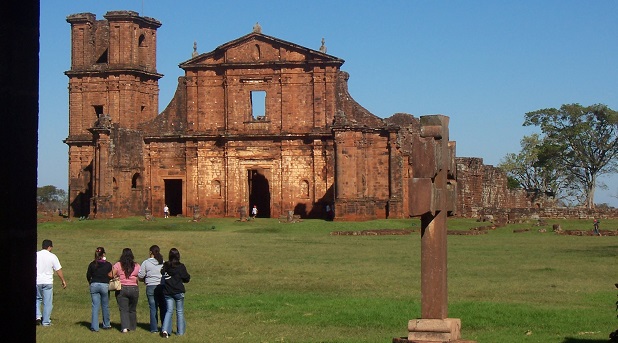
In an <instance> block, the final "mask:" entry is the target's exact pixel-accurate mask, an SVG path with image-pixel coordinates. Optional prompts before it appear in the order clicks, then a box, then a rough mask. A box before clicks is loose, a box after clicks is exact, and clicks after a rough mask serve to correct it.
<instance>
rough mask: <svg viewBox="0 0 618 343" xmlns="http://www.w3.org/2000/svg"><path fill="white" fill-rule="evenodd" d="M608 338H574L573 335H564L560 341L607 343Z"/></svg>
mask: <svg viewBox="0 0 618 343" xmlns="http://www.w3.org/2000/svg"><path fill="white" fill-rule="evenodd" d="M609 341H610V340H609V338H608V339H585V338H574V337H565V338H564V341H562V342H561V343H607V342H609Z"/></svg>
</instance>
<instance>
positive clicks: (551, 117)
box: [524, 104, 618, 208]
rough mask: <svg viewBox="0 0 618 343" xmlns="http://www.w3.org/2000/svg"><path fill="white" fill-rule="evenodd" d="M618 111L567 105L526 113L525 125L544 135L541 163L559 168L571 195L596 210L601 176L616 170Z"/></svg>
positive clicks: (540, 147) (594, 106)
mask: <svg viewBox="0 0 618 343" xmlns="http://www.w3.org/2000/svg"><path fill="white" fill-rule="evenodd" d="M617 124H618V112H616V111H614V110H612V109H610V108H609V107H607V106H606V105H603V104H596V105H591V106H587V107H584V106H582V105H580V104H565V105H562V106H561V107H560V108H559V109H556V108H547V109H541V110H537V111H533V112H528V113H526V116H525V121H524V126H532V125H533V126H538V127H539V128H540V129H541V132H542V133H543V135H544V136H543V139H542V144H541V145H540V146H539V151H538V162H539V163H540V165H547V164H549V163H551V164H554V165H556V166H557V167H558V168H557V170H559V171H560V172H561V173H564V175H563V176H564V178H565V180H568V185H569V186H571V188H567V191H570V192H571V194H576V192H579V194H580V195H581V198H580V200H581V203H582V204H583V205H585V206H586V207H588V208H594V192H595V188H596V187H597V183H598V178H599V176H601V175H604V174H608V173H614V172H616V170H617V163H616V162H617V160H616V157H617V156H618V126H617Z"/></svg>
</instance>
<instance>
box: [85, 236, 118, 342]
mask: <svg viewBox="0 0 618 343" xmlns="http://www.w3.org/2000/svg"><path fill="white" fill-rule="evenodd" d="M111 271H112V264H111V263H109V262H107V261H106V259H105V248H103V247H98V248H97V249H96V250H95V252H94V260H93V261H92V262H90V264H89V265H88V271H86V280H88V284H90V298H91V299H92V315H91V320H90V331H92V332H98V331H99V307H100V308H101V313H102V314H103V330H109V329H111V328H112V324H111V323H110V319H109V273H110V272H111Z"/></svg>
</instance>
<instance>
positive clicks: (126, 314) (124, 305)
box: [110, 248, 140, 333]
mask: <svg viewBox="0 0 618 343" xmlns="http://www.w3.org/2000/svg"><path fill="white" fill-rule="evenodd" d="M139 270H140V265H139V263H137V262H135V257H134V256H133V251H131V249H129V248H124V249H122V255H120V259H118V262H116V263H115V264H114V265H113V267H112V271H111V272H110V278H115V277H116V276H118V277H119V278H120V284H121V285H122V288H121V289H120V290H119V291H116V293H115V295H116V302H117V303H118V309H119V310H120V327H121V331H122V332H123V333H127V332H129V331H135V329H137V300H138V299H139V288H138V287H137V280H138V279H137V274H138V273H139Z"/></svg>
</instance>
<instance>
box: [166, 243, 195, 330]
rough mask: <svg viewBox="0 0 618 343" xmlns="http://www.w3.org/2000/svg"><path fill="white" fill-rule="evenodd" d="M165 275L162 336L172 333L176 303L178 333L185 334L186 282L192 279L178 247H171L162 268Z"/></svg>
mask: <svg viewBox="0 0 618 343" xmlns="http://www.w3.org/2000/svg"><path fill="white" fill-rule="evenodd" d="M161 274H162V275H163V295H164V297H165V306H166V308H167V312H166V313H165V318H164V319H163V329H162V331H161V337H164V338H168V337H169V335H170V334H171V333H172V315H173V311H174V305H176V334H177V335H179V336H181V335H184V334H185V331H186V322H185V314H184V307H185V305H184V304H185V285H184V284H185V283H187V282H189V281H190V280H191V275H189V272H187V268H186V267H185V265H184V264H182V263H181V262H180V252H179V251H178V249H176V248H172V249H170V253H169V258H168V260H167V261H166V262H165V263H163V268H162V269H161Z"/></svg>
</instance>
